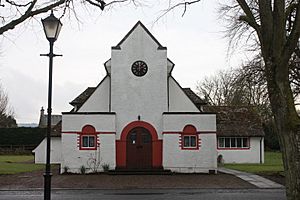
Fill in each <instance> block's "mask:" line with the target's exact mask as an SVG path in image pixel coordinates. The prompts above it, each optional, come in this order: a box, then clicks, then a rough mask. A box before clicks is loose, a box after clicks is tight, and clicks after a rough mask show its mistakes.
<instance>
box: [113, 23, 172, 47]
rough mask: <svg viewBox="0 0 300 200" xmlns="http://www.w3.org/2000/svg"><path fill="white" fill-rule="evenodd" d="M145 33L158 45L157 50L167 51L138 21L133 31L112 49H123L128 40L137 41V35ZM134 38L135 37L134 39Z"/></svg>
mask: <svg viewBox="0 0 300 200" xmlns="http://www.w3.org/2000/svg"><path fill="white" fill-rule="evenodd" d="M141 32H142V33H143V34H147V35H148V36H149V37H150V38H151V39H152V41H153V42H154V43H155V44H156V45H157V49H158V50H166V49H167V48H166V47H164V46H162V45H161V44H160V43H159V42H158V40H157V39H156V38H155V37H154V36H153V35H152V34H151V33H150V31H149V30H148V29H147V28H146V27H145V26H144V24H142V22H141V21H138V22H137V23H136V24H135V25H134V26H133V27H132V29H131V30H130V31H129V32H128V33H127V34H126V35H125V37H124V38H123V39H122V40H121V41H120V42H119V43H118V44H117V45H116V46H113V47H112V49H121V48H122V45H123V44H124V43H126V42H127V41H128V40H130V39H131V40H135V39H137V38H136V37H134V36H136V35H139V34H140V33H141ZM132 36H133V37H132Z"/></svg>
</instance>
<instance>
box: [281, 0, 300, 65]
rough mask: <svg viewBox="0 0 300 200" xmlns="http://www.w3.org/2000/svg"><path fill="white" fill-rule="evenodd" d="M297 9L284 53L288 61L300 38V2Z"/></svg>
mask: <svg viewBox="0 0 300 200" xmlns="http://www.w3.org/2000/svg"><path fill="white" fill-rule="evenodd" d="M296 9H297V10H296V17H295V22H294V25H293V27H292V31H291V33H290V35H289V36H288V38H287V41H286V44H285V46H284V51H283V52H284V53H283V54H284V57H285V58H288V59H289V58H290V57H291V55H292V53H293V52H294V51H295V49H296V47H297V45H298V41H299V37H300V3H299V2H298V5H297V8H296Z"/></svg>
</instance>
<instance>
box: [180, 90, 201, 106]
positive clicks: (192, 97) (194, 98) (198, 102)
mask: <svg viewBox="0 0 300 200" xmlns="http://www.w3.org/2000/svg"><path fill="white" fill-rule="evenodd" d="M182 90H183V91H184V93H185V94H186V95H187V96H188V97H189V98H190V100H191V101H192V102H193V103H194V104H195V105H196V106H197V107H198V108H199V106H201V105H206V104H207V103H206V102H205V101H204V100H203V99H201V98H200V97H199V96H198V95H197V94H195V92H194V91H193V90H191V88H182Z"/></svg>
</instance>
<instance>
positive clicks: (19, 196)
mask: <svg viewBox="0 0 300 200" xmlns="http://www.w3.org/2000/svg"><path fill="white" fill-rule="evenodd" d="M29 199H30V200H42V199H43V190H0V200H29ZM51 199H52V200H85V199H88V200H96V199H97V200H100V199H101V200H150V199H151V200H179V199H180V200H181V199H189V200H202V199H203V200H217V199H221V200H241V199H243V200H286V198H285V190H283V189H128V190H98V189H92V190H86V189H68V190H62V189H53V190H52V196H51Z"/></svg>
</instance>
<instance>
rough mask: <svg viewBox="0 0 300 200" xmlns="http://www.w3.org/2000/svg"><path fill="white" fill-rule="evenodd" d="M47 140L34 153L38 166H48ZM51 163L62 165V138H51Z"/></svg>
mask: <svg viewBox="0 0 300 200" xmlns="http://www.w3.org/2000/svg"><path fill="white" fill-rule="evenodd" d="M46 143H47V140H46V138H45V139H43V141H42V142H41V143H40V144H39V145H38V146H37V147H36V148H35V149H34V150H33V151H32V152H33V153H34V163H36V164H46ZM50 147H51V148H50V149H51V150H50V163H51V164H60V163H61V160H62V157H61V138H60V137H51V145H50Z"/></svg>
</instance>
